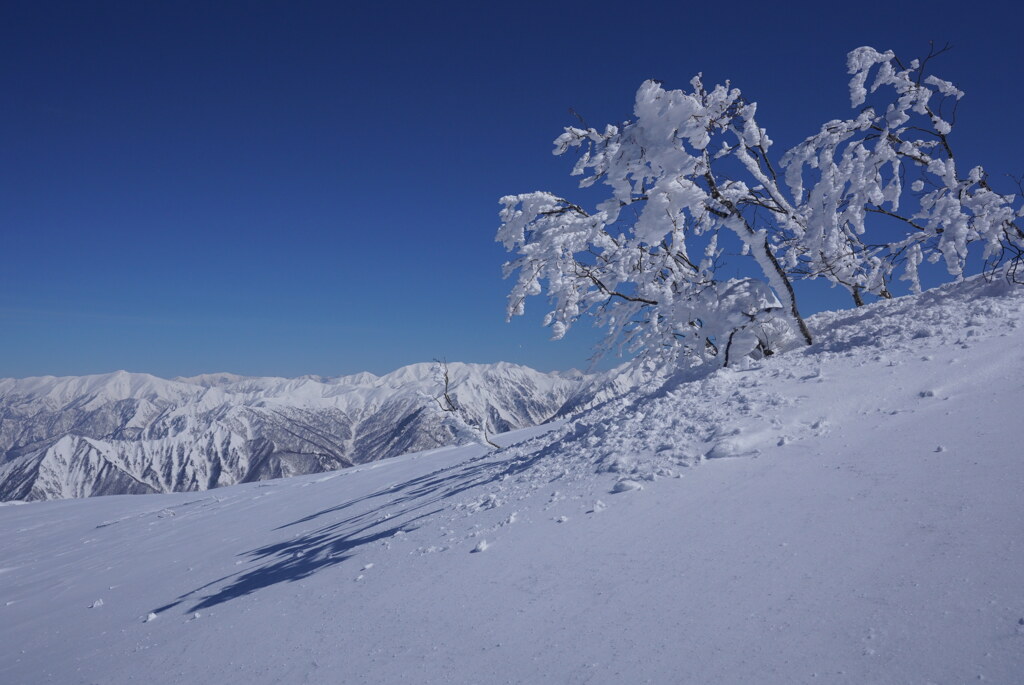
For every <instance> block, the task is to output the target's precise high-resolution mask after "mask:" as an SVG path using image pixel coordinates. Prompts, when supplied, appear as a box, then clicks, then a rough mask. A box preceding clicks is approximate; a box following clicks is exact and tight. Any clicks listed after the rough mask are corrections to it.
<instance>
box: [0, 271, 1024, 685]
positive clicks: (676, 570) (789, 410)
mask: <svg viewBox="0 0 1024 685" xmlns="http://www.w3.org/2000/svg"><path fill="white" fill-rule="evenodd" d="M814 325H815V326H816V328H817V329H818V330H820V331H821V332H822V333H821V335H820V336H819V341H818V342H817V343H816V344H815V346H813V347H811V348H804V347H801V348H798V349H795V350H791V351H789V352H785V353H781V354H778V355H775V356H772V357H769V358H767V359H762V360H759V361H756V362H754V361H749V362H747V363H740V364H737V366H736V367H735V368H729V369H719V370H716V371H713V372H708V371H706V370H705V371H701V372H697V371H691V372H680V373H678V374H675V375H673V376H670V377H669V378H667V379H665V380H664V381H663V382H662V383H661V384H660V385H652V384H648V385H643V384H641V385H639V386H636V387H633V389H629V387H630V384H631V383H630V382H625V384H624V385H622V386H621V388H620V389H621V390H623V391H622V392H610V393H608V394H606V395H605V396H604V399H603V400H601V401H599V402H597V403H596V404H595V405H594V406H593V407H592V408H590V409H587V410H581V411H580V412H579V413H578V414H574V415H572V416H569V417H568V418H566V419H563V420H561V421H560V422H555V423H550V424H547V425H545V426H540V427H535V428H530V429H524V430H522V431H517V432H515V433H512V434H507V435H501V436H495V437H494V440H495V441H496V442H498V443H499V444H500V445H502V446H503V448H502V449H498V450H493V451H489V452H488V451H486V450H485V449H484V448H483V447H481V446H480V445H469V446H464V447H448V448H440V449H436V450H430V451H428V452H420V453H415V454H408V455H403V456H398V457H396V458H394V459H389V460H386V461H379V462H373V463H369V464H361V465H358V466H356V467H354V468H350V469H345V470H341V471H337V472H333V473H325V474H315V475H305V476H300V477H297V478H290V479H282V480H274V481H265V482H260V483H248V484H241V485H236V486H233V487H228V488H223V489H220V490H216V491H212V492H205V493H199V494H196V493H187V494H186V493H177V494H159V495H155V496H153V497H145V498H138V497H104V498H92V499H85V500H77V501H62V502H36V503H29V504H17V505H13V504H12V505H8V506H2V507H0V549H2V550H3V551H4V554H3V557H2V559H0V616H2V619H3V620H0V682H4V683H17V684H20V683H40V682H55V683H56V682H61V683H63V682H83V683H89V682H102V683H108V684H110V685H118V684H121V683H125V684H127V683H132V682H147V683H152V684H153V685H159V684H161V683H180V682H217V683H223V684H224V685H234V684H238V685H242V684H245V685H248V684H249V683H253V682H261V683H262V682H266V683H270V682H274V683H285V684H290V683H304V682H331V683H333V682H353V683H360V682H388V683H390V682H452V683H485V682H486V683H490V682H513V683H640V682H654V683H765V684H771V685H775V684H778V685H783V684H785V685H788V684H790V683H811V682H824V683H843V684H848V685H854V684H860V683H930V682H934V683H941V682H950V683H966V682H996V683H1016V682H1018V681H1019V680H1020V674H1021V673H1022V672H1024V650H1022V649H1021V646H1022V644H1024V642H1022V641H1024V597H1022V595H1021V593H1020V569H1021V568H1022V567H1024V546H1022V545H1021V544H1020V539H1019V538H1020V531H1021V530H1022V526H1024V499H1022V498H1021V497H1020V484H1021V482H1024V460H1022V459H1021V458H1020V445H1019V443H1020V440H1019V438H1018V437H1017V423H1016V422H1017V420H1018V418H1017V417H1018V414H1019V404H1020V390H1021V387H1024V345H1022V344H1021V343H1022V334H1024V288H1021V287H1016V288H1008V287H1006V286H1005V284H999V283H992V284H987V283H985V282H983V281H973V282H969V283H964V284H960V285H956V286H950V287H945V288H942V289H941V290H938V291H933V292H929V293H925V294H923V295H920V296H915V297H907V298H900V299H896V300H893V301H891V302H883V303H878V304H874V305H869V306H867V307H864V308H861V309H857V310H853V311H844V312H834V313H826V314H822V315H819V316H818V317H816V320H815V321H814ZM204 382H206V381H204ZM208 384H209V386H210V387H215V386H217V383H216V381H214V382H209V383H208ZM257 385H259V384H258V383H257ZM69 449H70V448H69Z"/></svg>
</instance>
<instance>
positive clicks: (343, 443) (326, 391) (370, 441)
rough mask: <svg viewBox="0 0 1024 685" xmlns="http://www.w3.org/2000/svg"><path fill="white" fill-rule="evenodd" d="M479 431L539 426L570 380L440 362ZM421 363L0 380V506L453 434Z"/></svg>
mask: <svg viewBox="0 0 1024 685" xmlns="http://www.w3.org/2000/svg"><path fill="white" fill-rule="evenodd" d="M449 371H450V373H451V382H452V383H451V395H452V397H453V399H454V400H455V401H457V402H458V403H459V404H460V406H462V407H463V409H464V410H465V411H466V413H467V415H468V416H469V417H470V419H471V420H474V421H476V422H477V424H478V425H482V426H485V427H486V428H487V430H488V431H489V432H499V431H508V430H512V429H516V428H522V427H525V426H532V425H535V424H538V423H542V422H543V421H546V420H547V419H549V418H551V416H552V415H553V414H554V413H555V412H556V411H557V410H558V408H559V407H560V406H561V405H562V403H563V402H564V401H565V399H566V398H567V397H568V396H569V394H570V393H571V392H572V391H573V390H574V389H575V388H576V387H577V386H578V385H579V384H580V383H581V382H583V380H584V378H583V377H568V376H565V375H561V374H545V373H541V372H539V371H534V370H533V369H529V368H527V367H524V366H517V365H514V364H505V363H499V364H454V363H453V364H450V365H449ZM442 388H443V385H442V384H441V382H440V381H439V379H438V377H437V374H436V370H435V368H434V365H433V364H414V365H411V366H407V367H404V368H401V369H398V370H397V371H394V372H392V373H390V374H387V375H385V376H380V377H378V376H374V375H373V374H369V373H361V374H356V375H353V376H344V377H341V378H328V379H325V378H320V377H314V376H304V377H301V378H246V377H243V376H235V375H232V374H225V373H221V374H207V375H204V376H196V377H194V378H177V379H174V380H165V379H162V378H157V377H155V376H150V375H148V374H139V373H127V372H125V371H118V372H116V373H111V374H104V375H98V376H80V377H65V378H54V377H52V376H48V377H42V378H24V379H0V500H4V499H7V500H10V499H28V500H36V499H61V498H68V497H89V496H93V495H111V494H142V493H154V492H181V491H196V490H208V489H211V488H215V487H220V486H223V485H231V484H233V483H240V482H248V481H255V480H265V479H267V478H278V477H282V476H290V475H297V474H305V473H318V472H322V471H329V470H333V469H337V468H342V467H345V466H351V465H352V464H355V463H362V462H366V461H372V460H375V459H381V458H385V457H392V456H396V455H398V454H403V453H405V452H410V451H413V450H422V449H427V448H431V447H438V446H441V445H446V444H452V443H455V442H458V440H457V436H455V435H454V434H453V431H452V429H451V427H450V426H448V425H446V424H445V422H444V415H443V414H442V413H441V412H440V410H439V409H438V408H437V407H436V406H434V401H433V399H432V398H433V397H436V396H438V395H439V394H440V393H441V391H442Z"/></svg>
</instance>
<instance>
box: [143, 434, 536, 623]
mask: <svg viewBox="0 0 1024 685" xmlns="http://www.w3.org/2000/svg"><path fill="white" fill-rule="evenodd" d="M553 448H554V446H553V445H552V446H548V447H547V448H543V449H541V450H538V451H536V452H533V453H529V452H527V453H526V455H524V454H523V452H522V451H520V450H513V449H505V450H500V451H498V452H491V453H489V454H486V455H483V456H481V457H477V458H474V459H470V460H469V461H466V462H463V463H461V464H457V465H455V466H452V467H448V468H443V469H438V470H436V471H433V472H431V473H427V474H424V475H422V476H418V477H416V478H413V479H410V480H408V481H405V482H402V483H397V484H394V485H390V486H388V487H386V488H382V489H380V490H378V491H376V492H372V493H370V494H367V495H362V496H360V497H356V498H353V499H351V500H348V501H346V502H343V503H341V504H338V505H336V506H333V507H329V508H327V509H323V510H321V511H317V512H315V513H312V514H309V515H307V516H304V517H302V518H300V519H297V520H295V521H292V522H291V523H287V524H285V525H283V526H278V527H277V528H275V530H283V529H287V528H289V527H291V526H295V525H300V524H302V523H308V522H310V521H314V520H317V519H321V520H323V519H325V518H329V517H332V516H336V515H339V514H342V513H344V516H343V518H340V519H339V520H336V521H333V522H331V523H326V524H325V525H323V526H321V527H320V528H318V529H316V530H314V531H310V532H308V533H303V534H301V535H298V536H296V537H294V538H289V539H287V540H283V541H280V542H275V543H273V544H270V545H265V546H263V547H258V548H255V549H252V550H249V551H247V552H243V553H241V554H239V556H241V557H248V558H249V559H250V561H251V562H256V563H258V564H259V565H258V566H257V567H256V568H250V569H248V570H244V571H239V572H238V573H233V574H229V575H226V576H223V577H221V578H217V579H216V580H213V581H211V582H209V583H206V584H204V585H202V586H200V587H198V588H196V589H194V590H191V591H189V592H187V593H185V594H183V595H180V596H179V597H178V598H176V599H175V601H173V602H170V603H168V604H165V605H164V606H161V607H158V608H156V609H153V613H156V614H159V613H161V612H164V611H167V610H169V609H172V608H174V607H176V606H179V605H181V604H184V603H186V602H190V601H194V602H195V603H194V604H193V605H192V606H190V607H189V609H188V610H187V612H186V613H192V612H195V611H199V610H202V609H209V608H210V607H214V606H217V605H219V604H223V603H224V602H228V601H230V600H232V599H237V598H239V597H244V596H246V595H250V594H253V593H255V592H258V591H260V590H262V589H264V588H267V587H271V586H273V585H277V584H279V583H286V582H295V581H298V580H302V579H304V578H308V577H309V576H311V575H313V574H314V573H317V572H319V571H321V570H324V569H326V568H330V567H332V566H337V565H338V564H341V563H343V562H344V561H346V560H348V559H350V558H352V556H354V555H355V554H356V553H357V552H358V551H359V550H360V549H361V548H363V547H365V546H366V545H370V544H373V543H378V542H381V541H384V540H387V539H388V538H391V537H394V536H396V535H402V534H405V533H409V532H412V531H413V530H416V529H417V528H418V527H419V525H420V522H421V520H422V519H426V518H428V517H430V516H432V515H434V514H436V513H438V512H440V511H443V509H444V502H445V501H446V500H450V499H451V498H453V497H457V496H458V495H461V494H463V493H465V492H466V491H468V490H470V489H473V488H476V487H479V486H484V485H487V484H489V483H495V482H498V481H501V480H504V479H505V478H508V477H509V476H513V475H515V474H518V473H521V472H522V471H525V470H526V469H528V468H530V467H531V466H532V465H533V464H535V463H536V462H537V461H539V460H541V459H543V458H544V456H546V455H547V454H549V453H550V452H551V450H552V449H553ZM214 588H219V589H214ZM204 592H206V593H207V594H203V593H204ZM195 600H198V601H195Z"/></svg>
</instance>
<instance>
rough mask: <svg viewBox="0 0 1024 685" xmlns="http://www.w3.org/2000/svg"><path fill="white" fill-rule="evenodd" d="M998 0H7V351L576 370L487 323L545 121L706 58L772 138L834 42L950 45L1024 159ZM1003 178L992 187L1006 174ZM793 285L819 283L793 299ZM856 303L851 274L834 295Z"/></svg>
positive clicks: (1016, 76) (951, 65) (365, 366)
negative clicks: (506, 220) (846, 289)
mask: <svg viewBox="0 0 1024 685" xmlns="http://www.w3.org/2000/svg"><path fill="white" fill-rule="evenodd" d="M1022 20H1024V10H1021V9H1018V5H1016V3H1011V2H985V3H975V4H973V5H971V4H965V3H962V2H956V3H935V2H931V3H892V2H885V3H871V2H859V3H848V4H847V3H822V2H808V3H782V2H780V3H775V4H771V3H764V2H729V3H693V2H680V1H678V0H676V1H673V2H647V3H622V2H615V3H601V2H565V3H559V2H551V3H549V2H512V3H487V2H473V3H446V2H437V3H426V2H423V3H384V2H381V3H375V2H365V3H351V2H345V3H343V2H295V1H293V2H216V1H215V0H209V1H207V2H184V1H178V2H146V1H144V0H132V1H129V2H80V1H70V2H61V3H54V2H46V1H43V0H35V1H32V2H21V1H15V0H5V2H3V3H2V5H0V87H2V97H0V237H2V241H0V376H27V375H43V374H56V375H63V374H85V373H99V372H106V371H111V370H115V369H120V368H126V369H129V370H133V371H146V372H150V373H155V374H157V375H162V376H174V375H190V374H195V373H202V372H211V371H221V370H225V371H232V372H236V373H243V374H259V375H299V374H304V373H315V374H324V375H337V374H342V373H351V372H356V371H361V370H369V371H373V372H376V373H383V372H386V371H389V370H391V369H394V368H396V367H398V366H401V365H403V364H407V363H411V362H416V361H424V360H429V359H431V358H432V357H437V356H446V357H447V358H448V359H449V360H462V361H474V362H491V361H497V360H507V361H513V362H519V363H525V364H528V365H532V366H535V367H537V368H540V369H545V370H549V369H555V368H563V369H564V368H570V367H574V366H575V367H584V366H585V365H586V363H587V357H588V356H589V349H590V346H591V344H592V343H593V341H594V339H595V333H594V332H593V330H592V329H590V327H589V326H581V327H578V328H576V329H573V331H572V332H571V333H570V335H569V336H568V338H567V339H566V340H563V341H560V342H550V341H548V339H547V337H548V333H547V331H546V330H544V329H542V328H541V327H540V326H539V315H540V314H541V313H543V311H544V303H543V302H542V301H541V300H537V301H534V302H530V303H528V305H527V307H528V311H530V312H531V315H530V316H527V317H524V318H520V319H517V320H516V321H515V322H513V323H512V324H506V323H505V322H504V302H505V294H506V292H507V287H508V283H507V282H505V281H503V280H502V279H501V271H500V267H501V263H502V262H503V261H504V259H505V256H504V252H503V250H502V248H501V247H500V246H499V245H498V244H496V243H494V241H493V239H494V233H495V231H496V229H497V226H498V223H499V221H498V218H497V211H498V204H497V200H498V198H499V197H500V196H502V195H505V194H508V193H518V192H526V191H532V190H539V189H545V190H553V191H555V192H560V193H571V192H572V188H573V183H572V180H571V179H570V178H569V176H568V171H569V169H570V167H571V164H572V161H571V160H569V159H565V158H556V157H553V156H551V154H550V151H551V140H552V139H554V137H555V136H556V135H558V134H559V133H560V132H561V129H562V127H563V126H565V125H567V124H571V123H573V119H572V118H571V116H570V115H569V114H568V108H570V107H572V108H573V109H575V110H576V111H578V112H580V113H581V114H582V115H584V116H585V117H586V118H587V121H588V123H590V124H592V125H602V126H603V124H605V123H608V122H617V121H621V120H622V119H625V118H626V117H628V116H629V114H630V110H631V105H632V98H633V93H634V92H635V90H636V88H637V86H638V85H639V84H640V83H641V82H642V81H643V80H644V79H646V78H651V77H654V78H658V79H661V80H662V81H664V83H665V85H666V87H670V88H671V87H685V86H686V85H687V83H688V81H689V79H690V78H691V77H692V76H693V74H695V73H696V72H698V71H702V72H704V74H705V81H706V82H717V81H720V80H724V79H726V78H729V79H732V81H733V83H734V84H735V85H737V86H739V87H740V88H741V89H743V91H744V93H745V95H747V96H748V97H749V98H751V99H753V100H756V101H758V102H759V103H760V106H759V110H758V117H759V120H760V122H761V124H762V125H763V126H766V127H767V128H768V130H769V133H770V135H771V136H772V137H773V138H774V140H775V142H776V145H777V147H778V149H779V150H780V151H781V150H782V149H785V148H788V147H789V146H791V145H792V144H794V143H796V142H798V140H800V139H801V138H803V137H804V136H806V135H808V134H810V133H812V132H813V131H815V130H816V129H817V127H818V126H819V125H820V123H822V122H823V121H825V120H827V119H831V118H838V117H845V116H848V114H849V112H850V110H849V100H848V94H847V87H846V77H845V73H844V60H845V54H846V52H847V51H848V50H850V49H852V48H854V47H857V46H860V45H873V46H875V47H877V48H879V49H894V50H896V51H897V52H898V53H899V54H901V55H903V56H908V57H912V56H915V55H918V54H923V53H925V52H927V48H928V41H929V40H935V41H936V42H938V43H944V42H946V41H948V42H951V43H952V44H953V45H954V46H955V49H954V50H953V51H952V52H951V53H948V54H946V55H944V56H943V57H942V58H941V60H940V61H939V62H937V63H936V66H935V71H936V73H938V74H940V75H942V76H944V77H946V78H949V79H951V80H954V81H955V82H956V83H957V84H958V85H959V86H960V87H961V88H962V89H964V90H965V91H967V97H966V99H965V100H964V101H963V103H962V104H961V107H960V112H959V119H958V124H957V128H956V129H955V136H956V138H955V140H956V141H957V143H958V146H959V149H960V150H962V151H964V152H966V153H967V154H962V156H963V157H964V158H966V159H967V161H968V162H970V163H972V164H973V163H983V164H985V165H986V167H988V168H989V169H990V170H991V171H992V172H993V173H994V174H1001V173H1016V174H1020V173H1024V161H1022V159H1024V157H1022V155H1021V144H1020V140H1019V126H1020V122H1021V109H1022V107H1021V105H1022V99H1024V98H1022V95H1021V76H1022V67H1024V49H1022V47H1021V45H1022V43H1021V34H1020V25H1021V23H1024V22H1022ZM1007 189H1008V188H1007ZM810 299H811V300H812V302H810V303H809V304H808V305H806V306H805V308H806V309H812V310H813V309H815V308H821V307H823V306H825V304H824V302H825V301H824V300H821V299H820V298H818V297H817V291H816V294H815V296H814V297H811V298H810ZM842 304H843V306H845V304H846V303H845V298H844V300H843V301H842Z"/></svg>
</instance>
